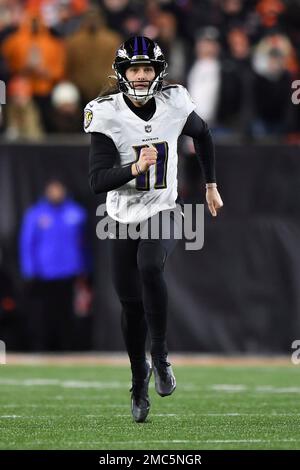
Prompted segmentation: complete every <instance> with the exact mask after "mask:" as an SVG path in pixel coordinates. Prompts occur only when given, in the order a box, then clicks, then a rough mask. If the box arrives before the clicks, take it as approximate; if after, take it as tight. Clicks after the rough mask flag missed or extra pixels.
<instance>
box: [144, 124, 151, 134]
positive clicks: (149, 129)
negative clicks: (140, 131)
mask: <svg viewBox="0 0 300 470" xmlns="http://www.w3.org/2000/svg"><path fill="white" fill-rule="evenodd" d="M145 131H146V132H148V133H149V132H151V131H152V127H151V126H150V124H148V125H147V126H145Z"/></svg>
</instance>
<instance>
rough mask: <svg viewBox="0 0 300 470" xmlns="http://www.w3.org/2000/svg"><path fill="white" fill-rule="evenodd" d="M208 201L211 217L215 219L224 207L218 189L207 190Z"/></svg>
mask: <svg viewBox="0 0 300 470" xmlns="http://www.w3.org/2000/svg"><path fill="white" fill-rule="evenodd" d="M206 201H207V204H208V208H209V211H210V213H211V215H212V216H213V217H216V216H217V214H218V210H219V209H221V207H223V201H222V199H221V196H220V194H219V191H218V190H217V188H207V190H206Z"/></svg>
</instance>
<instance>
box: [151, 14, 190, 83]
mask: <svg viewBox="0 0 300 470" xmlns="http://www.w3.org/2000/svg"><path fill="white" fill-rule="evenodd" d="M154 26H155V27H156V28H157V36H156V37H155V40H156V41H157V42H158V43H159V45H160V47H161V48H162V49H163V50H164V51H165V55H166V59H167V62H168V81H170V82H173V83H184V81H185V77H186V60H185V58H186V50H185V44H184V42H183V40H182V39H180V38H179V37H178V36H177V20H176V17H175V15H174V14H173V13H171V12H164V11H162V12H160V13H159V15H158V16H157V17H156V19H155V23H154Z"/></svg>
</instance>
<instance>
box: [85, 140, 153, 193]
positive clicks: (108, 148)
mask: <svg viewBox="0 0 300 470" xmlns="http://www.w3.org/2000/svg"><path fill="white" fill-rule="evenodd" d="M156 159H157V150H156V149H155V148H154V147H144V148H142V150H141V152H140V156H139V159H138V161H137V162H136V163H137V164H138V169H139V171H140V172H142V173H144V172H146V171H147V170H148V168H149V167H150V166H151V165H154V164H155V163H156ZM118 160H119V153H118V150H117V148H116V146H115V144H114V142H113V140H112V139H111V138H110V137H108V136H107V135H105V134H102V133H100V132H93V133H91V145H90V154H89V183H90V187H91V189H92V191H93V192H94V193H95V194H100V193H105V192H107V191H112V190H113V189H117V188H119V187H120V186H123V185H124V184H126V183H128V181H131V180H132V179H133V178H135V177H136V176H137V175H138V169H137V166H136V164H135V163H131V164H129V165H126V166H122V167H121V166H120V167H114V165H115V164H116V162H117V161H118Z"/></svg>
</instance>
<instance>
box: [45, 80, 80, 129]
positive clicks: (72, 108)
mask: <svg viewBox="0 0 300 470" xmlns="http://www.w3.org/2000/svg"><path fill="white" fill-rule="evenodd" d="M51 102H52V132H58V133H74V132H80V131H81V129H82V111H81V107H80V93H79V91H78V89H77V88H76V86H75V85H73V83H70V82H62V83H59V84H58V85H56V87H55V88H54V90H53V92H52V96H51Z"/></svg>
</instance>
